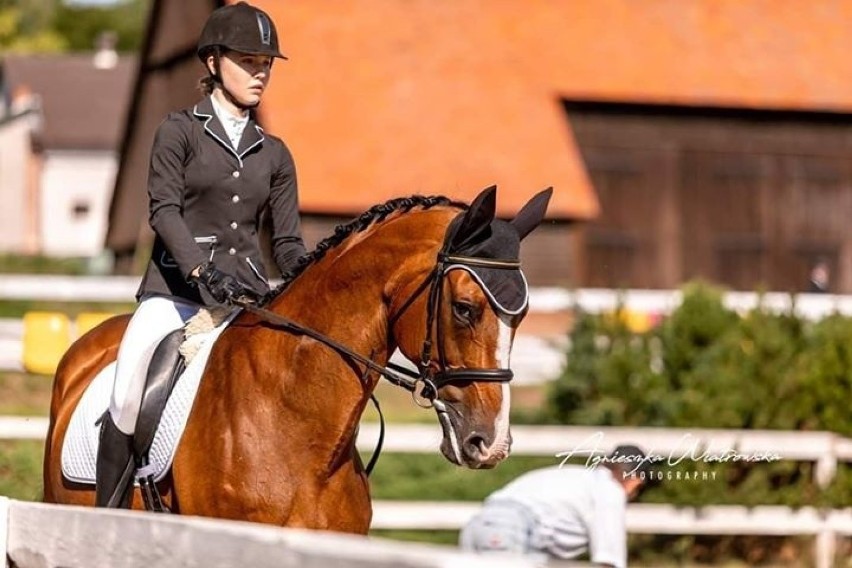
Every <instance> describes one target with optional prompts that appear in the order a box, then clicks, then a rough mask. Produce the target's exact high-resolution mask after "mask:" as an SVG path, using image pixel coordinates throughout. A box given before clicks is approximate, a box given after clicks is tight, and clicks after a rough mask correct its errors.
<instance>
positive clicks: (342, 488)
mask: <svg viewBox="0 0 852 568" xmlns="http://www.w3.org/2000/svg"><path fill="white" fill-rule="evenodd" d="M372 516H373V509H372V505H371V503H370V489H369V484H368V482H367V478H366V476H365V475H364V474H363V473H362V471H361V468H360V467H357V466H355V464H354V462H352V463H346V464H344V465H343V466H342V467H341V468H339V469H338V470H337V471H336V472H335V473H334V474H333V475H332V477H330V478H328V479H323V478H322V477H317V478H315V480H313V481H311V482H308V483H305V484H304V485H301V486H300V491H299V493H298V494H297V495H295V499H294V505H293V509H292V511H291V514H290V518H289V519H288V521H287V526H292V527H303V528H309V529H318V530H329V531H335V532H346V533H355V534H367V531H369V530H370V521H371V520H372Z"/></svg>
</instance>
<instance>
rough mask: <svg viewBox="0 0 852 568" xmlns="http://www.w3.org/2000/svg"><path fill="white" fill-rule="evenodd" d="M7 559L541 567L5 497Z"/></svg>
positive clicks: (21, 563) (31, 565) (30, 565)
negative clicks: (22, 500)
mask: <svg viewBox="0 0 852 568" xmlns="http://www.w3.org/2000/svg"><path fill="white" fill-rule="evenodd" d="M0 559H7V560H8V562H10V565H12V566H15V567H16V568H42V567H44V566H62V567H63V568H78V567H79V568H89V567H91V566H122V567H125V568H150V567H151V566H157V567H160V568H171V567H175V568H178V567H181V568H184V567H204V568H218V567H222V568H231V567H233V566H251V567H253V568H273V567H274V568H283V567H288V568H289V567H292V568H296V567H298V568H334V567H343V566H346V567H354V568H358V567H363V568H369V567H376V566H377V567H385V566H386V567H394V568H396V567H410V568H415V567H423V568H427V567H435V568H439V567H440V568H444V567H447V568H450V567H460V568H486V567H490V566H498V567H505V568H510V567H518V568H520V567H531V566H534V564H533V563H532V562H531V561H529V560H526V559H524V558H519V557H508V556H507V557H500V558H483V557H479V556H476V555H471V554H463V553H461V552H460V551H458V550H455V549H452V548H448V547H439V546H430V545H420V544H409V543H401V542H394V541H390V540H384V539H375V538H367V537H359V536H354V535H342V534H334V533H323V532H317V531H305V530H295V529H282V528H277V527H270V526H264V525H257V524H253V523H244V522H235V521H222V520H214V519H202V518H198V517H184V516H169V515H154V514H140V513H136V512H130V511H115V510H104V509H93V508H86V507H70V506H64V505H45V504H41V503H25V502H20V501H13V500H10V499H6V498H4V497H0ZM4 565H6V564H5V562H4Z"/></svg>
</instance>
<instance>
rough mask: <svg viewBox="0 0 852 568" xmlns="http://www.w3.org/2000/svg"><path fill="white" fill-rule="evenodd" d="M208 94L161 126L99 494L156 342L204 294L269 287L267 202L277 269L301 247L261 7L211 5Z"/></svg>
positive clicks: (271, 45)
mask: <svg viewBox="0 0 852 568" xmlns="http://www.w3.org/2000/svg"><path fill="white" fill-rule="evenodd" d="M198 56H199V57H200V58H201V61H202V62H203V63H204V65H205V67H206V68H207V71H208V76H207V77H205V79H203V80H202V87H203V90H204V92H205V94H206V95H207V96H206V97H205V98H204V99H203V100H202V101H201V102H199V103H198V104H197V105H195V106H194V107H193V108H189V109H185V110H183V111H181V112H177V113H172V114H170V115H169V116H168V117H167V118H166V120H165V121H164V122H163V123H162V124H161V125H160V126H159V128H158V130H157V134H156V137H155V140H154V146H153V149H152V151H151V164H150V170H149V174H148V194H149V197H150V208H149V212H150V223H151V227H152V228H153V230H154V232H155V234H156V239H155V241H154V248H153V252H152V255H151V260H150V262H149V263H148V269H147V271H146V272H145V276H144V278H143V279H142V284H141V286H140V288H139V292H138V294H137V298H138V299H139V306H138V308H137V309H136V311H135V313H134V314H133V317H132V318H131V320H130V323H129V325H128V326H127V330H126V331H125V332H124V336H123V339H122V341H121V345H120V347H119V349H118V364H117V366H116V373H115V375H116V376H115V383H114V388H113V394H112V399H111V401H110V407H109V412H107V413H106V414H105V415H104V417H103V420H102V423H101V435H100V444H99V446H98V447H99V451H98V458H97V497H96V500H95V502H96V503H97V505H98V506H102V507H126V506H128V505H129V498H130V489H131V482H132V475H133V471H134V469H135V467H134V459H133V452H132V440H133V434H134V431H135V430H136V423H137V420H138V416H139V411H140V403H141V401H142V397H143V391H144V388H145V378H146V368H147V363H148V360H149V359H150V358H151V354H152V351H153V349H154V347H155V346H156V345H157V343H158V342H159V341H160V340H161V339H162V338H163V337H164V336H165V335H167V334H168V333H169V332H171V331H173V330H176V329H179V328H181V327H182V326H183V325H184V323H185V322H186V321H187V320H188V319H189V318H191V317H192V316H194V315H195V314H196V313H197V312H198V310H199V309H200V308H201V307H202V305H212V304H216V303H221V302H229V301H231V300H233V299H234V298H237V297H244V296H248V297H252V296H262V295H264V294H265V293H267V292H268V291H269V286H268V284H267V280H266V276H265V274H264V269H263V263H262V262H261V255H260V247H259V245H258V239H257V234H258V232H259V231H258V224H259V220H260V218H261V213H262V211H263V210H264V209H265V208H268V209H269V211H270V212H271V216H272V225H273V235H272V243H273V252H274V257H275V260H276V263H277V265H278V268H279V269H280V270H281V271H283V272H286V271H287V270H289V269H290V268H291V267H292V265H293V263H294V262H295V261H296V260H297V259H298V258H299V257H300V256H302V255H303V254H304V253H305V248H304V246H303V244H302V238H301V231H300V228H299V211H298V198H297V195H296V174H295V168H294V165H293V159H292V157H291V156H290V152H289V151H288V150H287V147H286V146H285V145H284V144H283V143H282V142H281V140H279V139H277V138H275V137H272V136H269V135H268V134H265V133H264V132H263V131H262V130H261V129H260V128H259V127H258V126H257V125H256V124H255V119H254V114H253V110H254V108H255V107H256V106H257V105H258V104H259V103H260V98H261V96H262V95H263V92H264V90H265V88H266V85H267V83H268V82H269V76H270V73H271V71H272V62H273V58H276V57H278V58H283V57H284V56H283V55H281V53H280V51H279V50H278V34H277V32H276V30H275V25H274V24H273V23H272V20H271V19H269V16H267V15H266V13H264V12H263V11H261V10H258V9H257V8H254V7H253V6H249V5H248V4H246V3H244V2H240V3H238V4H234V5H230V6H225V7H223V8H220V9H218V10H216V11H214V12H213V13H212V14H211V15H210V18H209V19H208V21H207V23H206V25H205V26H204V30H203V31H202V32H201V38H200V40H199V42H198Z"/></svg>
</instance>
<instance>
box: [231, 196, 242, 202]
mask: <svg viewBox="0 0 852 568" xmlns="http://www.w3.org/2000/svg"><path fill="white" fill-rule="evenodd" d="M231 201H233V202H234V203H239V202H240V196H239V195H234V196H233V197H231Z"/></svg>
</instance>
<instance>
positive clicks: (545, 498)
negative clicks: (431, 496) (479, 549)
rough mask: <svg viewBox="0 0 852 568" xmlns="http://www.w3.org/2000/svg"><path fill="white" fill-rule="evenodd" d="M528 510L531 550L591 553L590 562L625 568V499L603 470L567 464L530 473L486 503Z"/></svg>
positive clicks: (573, 555) (558, 553)
mask: <svg viewBox="0 0 852 568" xmlns="http://www.w3.org/2000/svg"><path fill="white" fill-rule="evenodd" d="M503 500H509V501H514V502H516V503H520V504H521V505H524V506H526V507H527V508H528V509H529V511H530V512H531V513H532V514H533V515H534V516H535V517H536V520H537V528H536V530H535V532H534V534H533V536H532V539H533V544H534V546H535V548H537V549H539V550H545V551H547V552H549V553H550V554H552V555H553V556H556V557H558V558H576V557H578V556H580V555H581V554H583V553H584V552H586V551H587V550H588V551H589V556H590V560H591V561H592V562H593V563H599V564H609V565H612V566H615V567H616V568H625V567H626V566H627V528H626V525H625V515H626V511H627V495H626V494H625V492H624V489H623V488H622V487H621V485H620V484H619V483H618V482H617V481H616V480H615V478H614V477H613V475H612V473H611V472H610V470H608V469H606V468H605V467H602V466H601V467H597V468H595V469H587V468H585V467H583V466H575V465H565V466H563V467H558V466H554V467H548V468H544V469H538V470H535V471H531V472H528V473H526V474H524V475H522V476H520V477H518V478H517V479H515V480H514V481H512V482H511V483H509V484H508V485H506V486H505V487H503V488H502V489H500V490H498V491H496V492H494V493H493V494H492V495H490V496H489V497H488V499H486V503H488V502H491V501H503Z"/></svg>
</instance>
